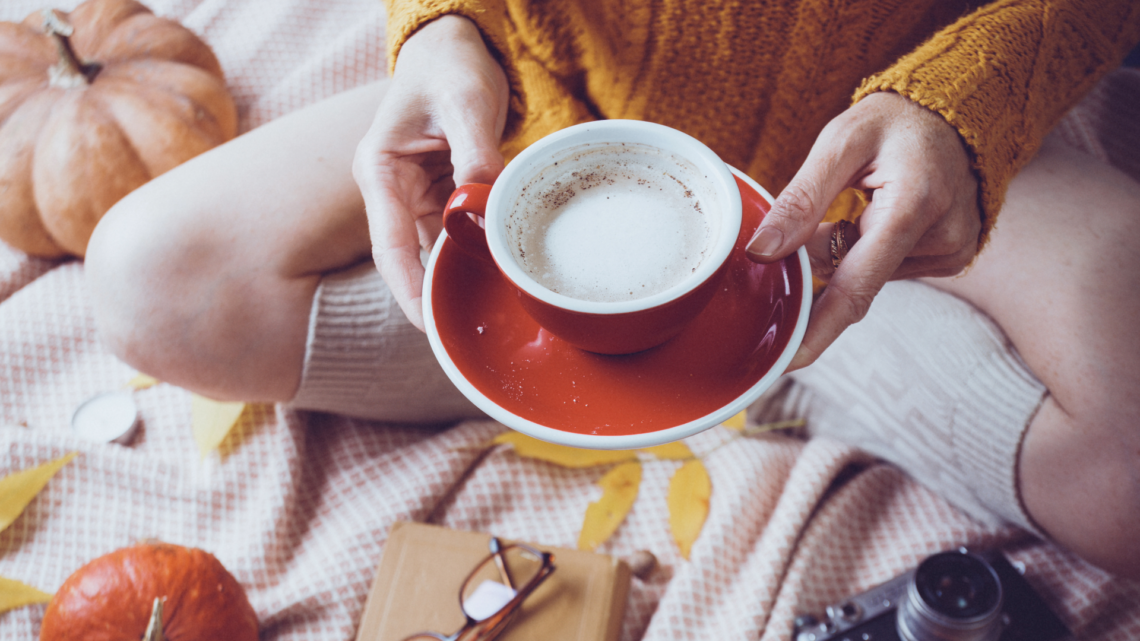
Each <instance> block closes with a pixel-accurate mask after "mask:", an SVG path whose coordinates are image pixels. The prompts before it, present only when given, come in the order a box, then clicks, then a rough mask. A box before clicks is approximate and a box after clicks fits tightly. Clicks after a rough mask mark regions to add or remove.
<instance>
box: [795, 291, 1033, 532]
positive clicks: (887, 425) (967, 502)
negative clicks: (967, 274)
mask: <svg viewBox="0 0 1140 641" xmlns="http://www.w3.org/2000/svg"><path fill="white" fill-rule="evenodd" d="M789 376H790V377H791V379H792V380H793V381H794V382H795V385H796V386H797V387H800V388H803V389H801V390H800V393H799V394H798V395H796V396H795V398H797V399H799V400H798V401H796V403H797V404H798V405H801V408H800V409H801V410H802V411H803V412H804V414H802V415H804V416H806V418H807V419H808V425H807V429H808V431H809V433H811V434H813V435H822V436H827V437H830V438H834V439H837V440H841V441H844V442H848V443H851V444H853V445H856V446H858V447H860V448H862V449H864V450H865V451H867V452H869V453H871V454H873V455H875V456H877V457H879V458H882V459H884V460H887V461H890V462H891V463H894V464H895V465H897V466H899V467H900V468H902V469H903V470H904V471H906V472H907V473H908V474H909V475H910V476H912V477H913V478H915V479H916V480H918V481H919V482H921V483H923V484H924V485H926V486H927V487H929V488H931V489H932V490H934V491H935V492H937V493H939V494H940V495H942V496H943V497H944V498H946V499H947V500H948V501H950V502H951V503H953V504H955V505H956V506H958V507H959V508H960V509H962V510H963V511H965V512H966V513H968V514H970V515H971V516H973V517H974V518H976V519H978V520H979V521H982V522H984V523H988V524H995V525H996V524H998V523H1000V522H1008V523H1013V524H1015V525H1018V526H1020V527H1022V528H1024V529H1027V530H1030V531H1033V532H1035V533H1037V534H1038V535H1040V533H1039V532H1038V531H1037V528H1035V527H1034V525H1033V522H1032V520H1031V519H1030V517H1029V515H1028V514H1027V513H1026V512H1025V509H1024V505H1023V503H1022V501H1021V498H1020V494H1019V492H1018V487H1017V464H1018V454H1019V451H1020V448H1021V443H1022V439H1023V438H1024V436H1025V432H1026V429H1027V428H1028V426H1029V423H1030V421H1031V420H1032V419H1033V417H1034V415H1035V414H1036V413H1037V410H1038V408H1039V407H1040V405H1041V403H1042V401H1043V400H1044V398H1045V395H1046V394H1047V393H1048V392H1047V390H1046V389H1045V386H1044V385H1042V384H1041V383H1040V382H1039V381H1038V380H1037V379H1036V378H1035V377H1034V376H1033V374H1032V373H1031V372H1030V371H1029V369H1028V368H1027V366H1026V365H1025V363H1024V362H1023V361H1022V360H1021V358H1020V356H1019V355H1018V354H1017V352H1016V351H1015V350H1014V348H1013V346H1012V345H1011V344H1010V342H1009V340H1008V339H1007V338H1006V337H1005V335H1004V334H1003V333H1002V332H1001V330H1000V329H999V328H998V327H997V325H996V324H995V323H994V322H993V321H992V320H991V319H990V318H989V317H988V316H986V315H985V314H983V313H982V312H981V311H979V310H977V309H976V308H974V307H973V306H972V305H970V304H969V303H967V302H965V301H963V300H961V299H959V298H957V297H955V296H953V295H951V294H947V293H945V292H942V291H940V290H938V289H935V288H934V287H931V286H929V285H925V284H923V283H919V282H915V281H907V282H897V283H889V284H888V285H887V286H886V287H885V288H884V289H883V290H882V292H881V293H880V294H879V295H878V296H877V297H876V298H875V302H874V304H873V305H872V307H871V312H870V313H869V314H868V315H867V317H866V318H865V319H864V320H863V321H861V322H859V323H857V324H855V325H853V326H852V327H850V328H848V329H847V331H845V332H844V333H843V335H842V336H841V337H840V338H839V340H838V341H836V342H835V344H834V345H832V346H831V347H830V348H829V349H828V350H827V351H826V352H825V353H824V354H823V356H822V357H821V358H820V359H819V360H818V361H817V362H816V363H814V364H812V365H811V366H810V367H807V368H804V369H803V370H799V371H797V372H793V373H792V374H790V375H789Z"/></svg>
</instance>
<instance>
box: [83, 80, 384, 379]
mask: <svg viewBox="0 0 1140 641" xmlns="http://www.w3.org/2000/svg"><path fill="white" fill-rule="evenodd" d="M385 86H386V82H381V83H377V84H373V85H369V86H366V87H361V88H359V89H356V90H353V91H349V92H346V93H344V94H341V95H338V96H335V97H333V98H331V99H329V100H326V101H324V102H322V103H319V104H316V105H313V106H311V107H308V108H305V109H302V110H300V111H298V112H296V113H294V114H290V115H288V116H285V117H283V118H281V119H279V120H276V121H274V122H271V123H268V124H266V125H264V126H262V127H259V128H258V129H255V130H254V131H251V132H249V133H248V134H245V135H243V136H240V137H238V138H237V139H235V140H233V141H231V142H229V143H227V144H225V145H222V146H220V147H218V148H216V149H214V150H212V151H210V152H207V153H206V154H203V155H201V156H199V157H197V158H195V159H193V160H191V161H190V162H188V163H186V164H184V165H182V166H180V167H178V168H176V169H174V170H172V171H170V172H168V173H167V174H164V175H162V176H160V177H158V178H156V179H155V180H153V181H151V182H150V183H148V184H146V185H144V186H143V187H142V188H140V189H138V190H137V191H135V192H134V193H132V194H131V195H129V196H128V197H127V198H125V199H124V200H123V201H121V202H120V203H119V204H117V205H116V206H115V207H114V208H113V209H112V210H111V211H110V212H108V214H107V215H106V216H105V217H104V219H103V221H101V222H100V224H99V226H98V228H97V229H96V231H95V234H94V236H93V237H92V239H91V244H90V247H89V249H88V255H87V261H86V273H87V278H88V283H89V287H90V292H91V295H92V299H93V301H94V305H95V314H96V320H97V322H98V325H99V329H100V332H101V336H102V338H103V340H104V341H105V342H106V343H107V344H108V346H109V347H110V348H111V349H112V350H113V351H115V353H116V354H118V355H119V356H120V357H121V358H123V359H124V360H125V361H126V362H128V363H130V364H131V365H133V366H135V367H137V368H139V370H141V371H143V372H146V373H148V374H150V375H152V376H155V377H157V378H159V379H161V380H164V381H167V382H170V383H173V384H176V385H179V386H182V387H185V388H187V389H190V390H193V391H195V392H198V393H201V394H204V395H207V396H210V397H213V398H217V399H232V400H246V401H286V400H289V399H291V398H292V397H293V394H294V392H295V391H296V389H297V387H298V385H299V383H300V380H301V369H302V362H303V359H304V352H305V339H306V333H307V327H308V321H309V312H310V308H311V305H312V301H313V293H314V291H315V290H316V287H317V284H318V282H319V280H320V275H321V274H322V273H324V272H328V271H331V270H335V269H338V268H341V267H346V266H349V265H352V264H354V263H357V262H360V261H361V260H365V259H367V258H368V257H369V256H370V255H371V244H370V242H369V237H368V227H367V220H366V219H365V216H364V203H363V200H362V199H361V196H360V192H359V190H358V188H357V186H356V184H355V182H354V181H353V179H352V172H351V166H352V158H353V154H354V152H355V148H356V145H357V143H358V142H359V140H360V139H361V137H362V136H363V135H364V132H365V131H366V130H367V129H368V126H369V125H370V124H371V121H372V118H373V117H374V115H375V111H376V107H377V105H378V104H379V102H380V99H381V97H382V95H383V92H384V88H385Z"/></svg>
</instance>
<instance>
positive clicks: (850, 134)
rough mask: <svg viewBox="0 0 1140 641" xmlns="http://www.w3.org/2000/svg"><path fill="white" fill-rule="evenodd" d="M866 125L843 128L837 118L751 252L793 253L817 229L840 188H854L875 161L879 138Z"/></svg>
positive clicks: (769, 257) (765, 255) (758, 256)
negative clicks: (866, 167)
mask: <svg viewBox="0 0 1140 641" xmlns="http://www.w3.org/2000/svg"><path fill="white" fill-rule="evenodd" d="M866 131H867V129H866V128H861V127H854V128H847V129H845V128H843V126H842V124H841V123H838V122H837V121H832V123H831V124H829V125H828V126H827V127H825V128H824V130H823V132H821V133H820V136H819V138H817V139H816V143H815V145H814V146H813V147H812V150H811V153H809V154H808V157H807V160H806V161H804V164H803V166H802V167H800V170H799V171H798V172H796V175H795V177H794V178H792V181H791V182H790V183H789V184H788V186H787V187H786V188H784V190H783V191H782V192H780V195H779V196H778V197H777V198H776V201H775V202H774V203H772V208H771V210H770V211H769V212H768V213H767V214H766V215H765V216H764V220H763V221H762V222H761V223H760V227H759V228H758V229H757V230H756V233H755V234H754V235H753V237H752V240H751V241H749V243H748V250H747V252H748V256H749V257H750V258H752V259H753V260H755V261H757V262H761V263H770V262H774V261H777V260H780V259H782V258H784V257H785V256H788V255H789V254H791V253H792V252H794V251H796V249H798V248H799V247H800V246H801V245H803V244H804V243H806V242H807V241H808V240H809V239H810V238H811V237H812V235H813V234H814V233H816V232H817V231H818V230H817V225H818V223H819V221H821V220H823V216H824V214H826V213H827V209H828V207H829V206H830V205H831V203H832V201H834V200H835V198H836V196H838V195H839V192H841V191H843V190H844V189H846V188H847V187H849V186H851V185H852V184H853V183H854V182H855V180H856V177H857V176H858V174H859V173H860V172H861V171H862V170H863V168H864V167H865V166H866V165H867V163H869V162H870V161H871V152H872V150H873V147H874V141H873V140H871V139H868V136H867V135H866Z"/></svg>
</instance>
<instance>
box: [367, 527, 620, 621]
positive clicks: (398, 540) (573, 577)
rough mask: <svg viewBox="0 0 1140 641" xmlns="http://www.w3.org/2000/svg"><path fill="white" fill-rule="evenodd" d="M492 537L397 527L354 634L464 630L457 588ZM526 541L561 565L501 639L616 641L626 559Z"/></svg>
mask: <svg viewBox="0 0 1140 641" xmlns="http://www.w3.org/2000/svg"><path fill="white" fill-rule="evenodd" d="M490 539H491V535H489V534H483V533H479V532H465V531H460V530H451V529H448V528H443V527H439V526H435V525H426V524H423V523H412V522H399V523H396V524H395V525H394V526H392V532H391V534H390V536H389V537H388V542H387V543H386V544H385V545H384V553H383V555H382V556H381V558H380V564H379V566H378V567H377V569H376V578H375V580H374V581H373V583H372V590H371V591H370V592H369V594H368V601H367V602H366V603H365V606H364V614H363V616H362V617H361V620H360V628H359V629H358V631H357V635H356V641H402V640H403V639H405V638H406V637H408V636H409V635H412V634H415V633H416V632H422V631H432V632H438V633H440V634H442V635H445V636H446V635H450V634H452V633H454V632H455V631H456V630H458V629H460V628H461V627H462V626H463V623H464V620H465V619H464V616H463V612H462V611H461V610H460V608H459V588H460V585H461V584H462V583H463V580H464V579H466V578H467V575H468V574H469V573H470V572H471V570H472V569H473V568H474V567H475V565H476V564H478V563H479V562H480V561H482V560H483V559H484V558H486V557H487V555H488V554H489V552H488V543H489V541H490ZM503 543H504V544H506V543H510V542H509V541H506V540H504V541H503ZM526 543H527V544H528V545H531V546H532V547H535V548H537V549H539V550H542V551H544V552H551V553H553V555H554V565H555V567H556V569H555V571H554V573H553V574H551V575H550V577H549V578H548V579H547V580H546V581H545V582H543V584H542V585H540V586H539V587H538V589H537V590H535V592H534V593H533V594H531V595H530V597H528V598H527V600H526V601H525V602H524V603H523V606H522V609H521V612H520V613H519V615H518V616H517V617H515V618H514V620H513V621H512V622H511V624H510V626H509V627H507V628H506V630H505V631H504V632H503V634H501V635H500V636H499V637H498V638H497V639H496V641H523V640H527V639H543V641H616V640H617V638H618V636H619V635H620V634H621V623H622V617H623V615H624V613H625V603H626V598H627V596H628V594H629V582H630V571H629V566H628V565H627V564H626V563H625V562H624V561H621V560H620V559H616V558H614V557H611V556H607V555H604V554H597V553H594V552H584V551H581V550H571V549H564V548H552V547H550V546H545V545H537V544H534V543H530V542H526Z"/></svg>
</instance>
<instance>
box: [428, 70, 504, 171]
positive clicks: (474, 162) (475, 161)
mask: <svg viewBox="0 0 1140 641" xmlns="http://www.w3.org/2000/svg"><path fill="white" fill-rule="evenodd" d="M498 71H499V73H502V70H501V69H498ZM506 87H507V85H506V80H505V76H504V79H503V83H502V85H501V86H499V85H495V84H490V85H486V86H482V87H479V88H477V89H475V90H473V91H471V92H468V94H467V95H469V96H472V97H473V98H472V100H467V101H464V102H463V104H462V105H454V106H453V107H457V108H448V110H447V111H446V112H445V113H444V114H443V115H442V117H441V126H442V128H443V130H444V133H445V135H446V136H447V140H448V144H449V145H450V147H451V164H452V166H453V167H454V170H453V174H452V176H453V178H454V180H455V184H456V185H466V184H469V183H483V184H487V185H489V184H492V183H493V182H495V179H496V178H498V177H499V174H500V173H502V171H503V166H504V163H503V154H502V153H501V152H500V151H499V143H500V141H501V139H502V135H503V128H504V127H505V125H506V116H507V110H506V105H507V100H508V96H507V95H506V94H507V89H506ZM489 91H499V92H500V93H501V95H500V96H499V97H498V100H497V101H488V100H486V99H484V98H485V96H486V94H487V92H489Z"/></svg>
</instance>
